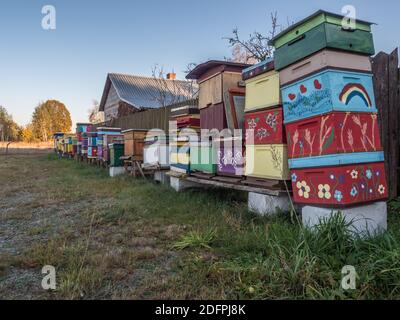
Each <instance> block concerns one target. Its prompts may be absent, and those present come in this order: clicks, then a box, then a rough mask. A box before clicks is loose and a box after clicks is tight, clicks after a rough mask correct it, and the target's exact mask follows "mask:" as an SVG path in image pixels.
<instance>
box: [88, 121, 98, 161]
mask: <svg viewBox="0 0 400 320" xmlns="http://www.w3.org/2000/svg"><path fill="white" fill-rule="evenodd" d="M87 138H88V156H87V157H88V159H97V148H98V147H97V129H96V128H95V127H93V131H92V132H88V133H87Z"/></svg>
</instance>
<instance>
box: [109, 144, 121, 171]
mask: <svg viewBox="0 0 400 320" xmlns="http://www.w3.org/2000/svg"><path fill="white" fill-rule="evenodd" d="M108 147H109V150H110V166H111V167H123V166H124V162H123V161H122V160H120V158H121V157H123V156H124V145H123V144H121V143H112V144H109V145H108Z"/></svg>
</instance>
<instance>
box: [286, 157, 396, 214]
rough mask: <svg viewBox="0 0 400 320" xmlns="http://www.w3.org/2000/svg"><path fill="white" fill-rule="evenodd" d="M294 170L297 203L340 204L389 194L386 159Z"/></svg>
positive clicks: (343, 204) (384, 198) (358, 202)
mask: <svg viewBox="0 0 400 320" xmlns="http://www.w3.org/2000/svg"><path fill="white" fill-rule="evenodd" d="M291 172H292V185H293V198H294V201H295V202H296V203H300V204H313V205H322V206H324V205H327V206H330V207H341V206H350V205H357V204H360V203H366V202H372V201H382V200H386V199H387V198H388V191H389V190H388V186H387V183H386V177H385V165H384V163H383V162H378V163H369V164H353V165H346V166H338V167H323V168H314V169H312V168H310V169H293V170H291Z"/></svg>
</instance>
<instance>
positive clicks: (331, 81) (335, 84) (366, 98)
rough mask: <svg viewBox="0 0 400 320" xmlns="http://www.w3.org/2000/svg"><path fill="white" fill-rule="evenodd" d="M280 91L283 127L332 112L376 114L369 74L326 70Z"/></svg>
mask: <svg viewBox="0 0 400 320" xmlns="http://www.w3.org/2000/svg"><path fill="white" fill-rule="evenodd" d="M281 91H282V101H283V111H284V119H285V123H290V122H293V121H297V120H301V119H306V118H310V117H313V116H317V115H321V114H324V113H327V112H331V111H352V112H374V113H376V112H377V108H376V104H375V95H374V87H373V82H372V74H368V73H359V72H350V71H337V70H330V69H329V70H326V71H323V72H320V73H317V74H315V75H312V76H310V77H307V78H304V79H302V80H300V81H297V82H295V83H294V84H291V85H289V86H284V87H282V89H281Z"/></svg>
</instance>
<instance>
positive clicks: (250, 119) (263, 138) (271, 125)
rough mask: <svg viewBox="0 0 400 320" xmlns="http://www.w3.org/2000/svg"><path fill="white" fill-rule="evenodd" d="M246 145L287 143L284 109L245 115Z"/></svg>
mask: <svg viewBox="0 0 400 320" xmlns="http://www.w3.org/2000/svg"><path fill="white" fill-rule="evenodd" d="M245 130H246V144H248V145H262V144H280V143H284V142H286V135H285V134H284V128H283V112H282V108H274V109H268V110H265V111H259V112H252V113H247V114H246V115H245Z"/></svg>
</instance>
